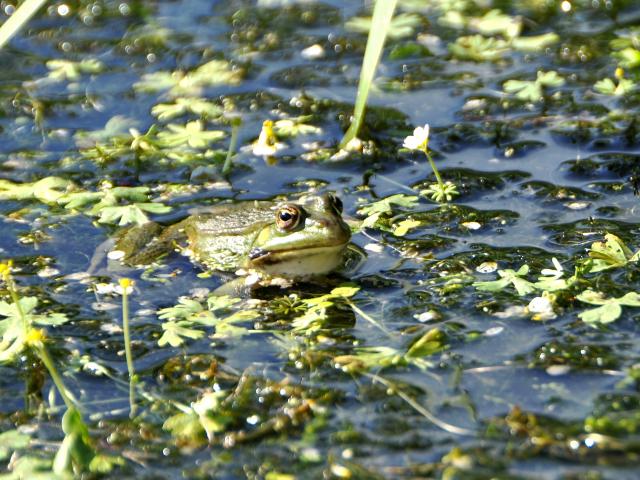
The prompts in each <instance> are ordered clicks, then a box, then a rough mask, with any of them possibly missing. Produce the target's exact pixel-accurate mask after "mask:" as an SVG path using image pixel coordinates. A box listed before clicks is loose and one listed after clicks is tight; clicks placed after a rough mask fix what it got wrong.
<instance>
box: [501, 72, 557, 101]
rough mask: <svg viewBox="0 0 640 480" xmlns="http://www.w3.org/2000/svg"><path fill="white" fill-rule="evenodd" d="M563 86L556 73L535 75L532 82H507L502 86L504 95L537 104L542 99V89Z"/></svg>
mask: <svg viewBox="0 0 640 480" xmlns="http://www.w3.org/2000/svg"><path fill="white" fill-rule="evenodd" d="M561 85H564V79H563V78H562V77H560V76H559V75H558V74H557V72H554V71H550V72H542V71H539V72H538V73H537V78H536V80H534V81H529V80H507V81H506V82H505V83H504V85H503V88H504V91H505V92H506V93H515V95H516V97H517V98H519V99H521V100H526V101H530V102H538V101H540V100H542V98H543V89H544V88H546V87H558V86H561Z"/></svg>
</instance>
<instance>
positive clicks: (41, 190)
mask: <svg viewBox="0 0 640 480" xmlns="http://www.w3.org/2000/svg"><path fill="white" fill-rule="evenodd" d="M72 185H73V184H72V183H71V182H70V181H69V180H65V179H63V178H60V177H45V178H43V179H42V180H38V181H37V182H33V183H14V182H11V181H9V180H4V179H0V200H30V199H36V200H40V201H41V202H43V203H54V202H55V201H56V200H58V199H59V198H60V197H62V196H63V195H64V194H65V192H66V190H67V189H68V188H70V187H71V186H72Z"/></svg>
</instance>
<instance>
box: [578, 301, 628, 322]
mask: <svg viewBox="0 0 640 480" xmlns="http://www.w3.org/2000/svg"><path fill="white" fill-rule="evenodd" d="M621 314H622V307H621V306H620V304H619V303H616V302H611V303H606V304H604V305H602V306H600V307H597V308H592V309H591V310H585V311H584V312H582V313H580V314H579V315H578V316H579V317H580V318H581V319H582V321H583V322H584V323H589V324H596V323H603V324H606V323H611V322H613V321H615V320H617V319H618V317H620V315H621Z"/></svg>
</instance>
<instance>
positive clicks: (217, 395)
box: [191, 390, 233, 442]
mask: <svg viewBox="0 0 640 480" xmlns="http://www.w3.org/2000/svg"><path fill="white" fill-rule="evenodd" d="M228 395H229V392H225V391H224V390H221V391H219V392H208V393H205V394H204V395H203V396H202V398H200V400H198V401H197V402H194V403H192V404H191V407H192V408H193V410H194V411H195V412H196V414H197V415H198V419H199V421H200V425H202V428H204V430H205V432H206V434H207V438H208V439H209V442H212V441H213V439H214V437H215V434H216V433H220V432H224V431H225V430H226V428H227V425H229V424H230V423H231V422H232V421H233V416H231V415H229V414H227V413H224V412H223V411H222V401H223V400H224V399H225V398H226V397H227V396H228Z"/></svg>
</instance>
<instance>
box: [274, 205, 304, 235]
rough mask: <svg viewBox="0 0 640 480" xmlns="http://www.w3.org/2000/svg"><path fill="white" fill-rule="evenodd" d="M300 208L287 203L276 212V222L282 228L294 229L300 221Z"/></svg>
mask: <svg viewBox="0 0 640 480" xmlns="http://www.w3.org/2000/svg"><path fill="white" fill-rule="evenodd" d="M300 217H302V215H301V213H300V209H299V208H298V207H296V206H295V205H285V206H284V207H281V208H280V209H279V210H278V212H277V213H276V224H277V225H278V228H279V229H280V230H293V229H294V228H296V227H297V226H298V223H300Z"/></svg>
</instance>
